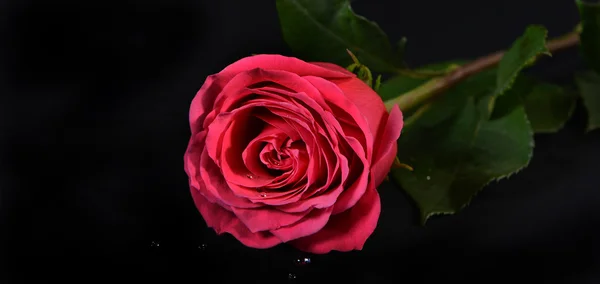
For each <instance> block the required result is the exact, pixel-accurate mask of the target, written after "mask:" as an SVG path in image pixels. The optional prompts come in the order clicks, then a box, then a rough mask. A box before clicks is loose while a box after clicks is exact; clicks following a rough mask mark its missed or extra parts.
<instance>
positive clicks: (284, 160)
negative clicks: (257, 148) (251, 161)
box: [260, 143, 293, 171]
mask: <svg viewBox="0 0 600 284" xmlns="http://www.w3.org/2000/svg"><path fill="white" fill-rule="evenodd" d="M265 144H266V145H265V146H264V148H263V150H262V151H261V153H260V161H261V162H262V163H263V165H265V166H266V167H267V168H269V169H271V170H275V171H287V170H289V169H291V168H292V166H293V160H292V159H291V158H290V153H289V150H288V149H287V147H286V144H287V143H284V144H283V145H282V146H281V147H280V148H279V147H277V146H276V145H274V144H273V143H265Z"/></svg>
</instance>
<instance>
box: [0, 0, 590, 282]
mask: <svg viewBox="0 0 600 284" xmlns="http://www.w3.org/2000/svg"><path fill="white" fill-rule="evenodd" d="M0 3H1V4H0V5H1V6H0V21H1V22H0V27H1V30H0V32H1V39H0V40H1V41H0V42H1V45H0V48H1V49H0V52H1V53H0V55H1V58H0V60H1V62H2V64H0V68H1V69H0V70H1V74H2V76H1V77H0V87H1V88H2V89H1V90H0V91H1V94H2V95H1V96H0V115H1V116H0V127H1V129H0V138H1V139H0V145H1V147H0V150H1V151H0V163H1V164H0V188H1V191H0V218H1V219H0V221H1V223H0V225H1V228H0V240H1V243H0V261H1V263H0V281H1V280H3V281H4V282H2V283H21V282H25V281H26V280H31V279H32V278H40V279H45V280H44V282H47V281H51V280H52V281H54V280H58V281H65V280H80V281H90V280H95V279H98V278H105V277H106V278H109V279H112V280H113V281H120V280H122V279H125V278H130V277H134V278H133V279H137V280H139V281H145V282H147V280H155V279H166V280H165V281H168V282H175V283H179V282H187V283H197V282H209V283H212V282H217V283H218V282H227V281H230V280H245V281H246V282H254V281H258V280H263V281H262V282H264V281H265V280H270V282H272V283H286V282H288V281H296V282H314V281H320V280H324V279H331V280H335V281H341V282H340V283H355V282H356V283H441V282H442V281H443V282H454V281H457V280H464V281H468V282H478V283H489V282H496V281H507V283H514V282H516V281H529V282H528V283H598V282H599V281H600V258H599V253H600V249H599V248H598V244H599V238H600V232H599V230H598V227H599V225H600V188H599V187H600V186H598V184H599V183H598V181H597V179H598V166H597V164H598V161H599V160H600V150H599V148H600V147H599V145H600V143H599V142H600V131H596V132H591V133H588V134H586V133H585V132H584V130H585V111H584V110H583V109H581V108H578V109H577V111H576V113H575V116H574V118H573V119H572V120H571V121H570V122H569V123H568V125H567V127H566V128H565V129H564V130H562V131H561V132H560V133H558V134H556V135H537V136H536V148H535V155H534V158H533V160H532V163H531V165H530V167H529V168H527V169H526V170H524V171H523V172H521V173H520V174H518V175H516V176H513V177H511V178H510V179H508V180H503V181H501V182H499V183H497V184H493V185H490V186H489V187H487V188H486V190H484V191H483V192H482V193H481V194H479V195H478V196H477V198H476V199H475V200H474V202H473V203H472V204H471V205H470V206H469V207H468V208H466V209H465V210H464V211H463V212H461V213H460V214H458V215H455V216H451V217H441V218H434V219H433V220H431V221H430V222H429V223H428V225H427V226H426V227H421V226H419V225H418V212H417V210H416V209H415V206H413V204H412V203H411V201H410V199H408V198H407V197H406V196H405V195H404V194H403V193H402V192H401V191H399V190H397V189H395V188H394V187H393V186H392V185H390V184H384V185H382V186H381V187H380V193H381V198H382V214H381V218H380V221H379V225H378V228H377V230H376V231H375V233H374V234H373V235H372V237H371V238H370V239H369V240H368V242H367V244H366V245H365V248H364V250H363V251H360V252H350V253H337V252H334V253H330V254H328V255H307V254H302V253H300V252H298V251H296V250H294V249H293V248H291V247H289V246H286V245H281V246H278V247H275V248H273V249H269V250H256V249H250V248H246V247H244V246H243V245H241V244H240V243H238V242H237V241H236V240H235V239H234V238H233V237H231V236H229V235H224V236H216V235H215V234H214V232H213V231H212V230H210V229H207V228H206V227H205V224H204V221H203V220H202V218H201V216H200V214H199V213H198V212H197V211H196V209H195V207H194V205H193V201H192V199H191V196H190V194H189V189H188V184H187V177H186V176H185V173H184V171H183V153H184V151H185V147H186V146H187V142H188V139H189V126H188V120H187V115H188V110H189V104H190V102H191V100H192V97H193V96H194V94H195V93H196V91H197V90H198V89H199V88H200V86H201V85H202V83H203V81H204V78H205V77H206V76H207V75H209V74H211V73H216V72H218V71H219V70H220V69H222V68H223V67H225V66H226V65H227V64H229V63H231V62H233V61H235V60H237V59H239V58H241V57H244V56H248V55H250V54H253V53H281V54H287V55H289V54H291V53H290V51H289V49H288V48H287V47H286V45H285V43H284V42H283V39H282V37H281V34H280V30H279V25H278V19H277V13H276V10H275V5H274V1H267V0H256V1H231V0H229V1H225V0H223V1H210V2H209V1H198V0H196V1H191V0H179V1H172V0H152V1H151V0H145V1H142V0H139V1H80V0H57V1H47V0H15V1H12V2H0ZM353 6H354V8H355V11H357V12H358V13H360V14H362V15H365V16H367V17H368V18H370V19H372V20H374V21H376V22H378V23H379V24H380V26H381V27H382V28H383V29H384V30H385V31H386V32H387V33H388V35H389V36H390V38H391V39H392V40H398V39H399V38H400V37H401V36H407V37H408V39H409V44H408V62H409V63H410V64H411V65H412V66H418V65H421V64H426V63H431V62H436V61H440V60H448V59H455V58H472V57H475V56H480V55H484V54H486V53H489V52H491V51H495V50H498V49H504V48H506V47H507V46H508V45H510V43H511V42H512V41H513V40H514V39H515V38H516V37H518V36H519V35H520V34H521V33H522V32H523V30H524V29H525V27H526V25H528V24H543V25H545V26H546V27H547V28H548V29H549V30H550V36H557V35H560V34H562V33H565V32H568V31H570V30H571V29H572V28H573V27H574V26H575V24H576V23H577V21H578V14H577V10H576V7H575V5H574V3H573V1H570V0H560V1H547V0H528V1H523V0H510V1H508V0H505V1H476V0H459V1H441V0H436V1H433V0H430V1H397V0H362V1H355V3H354V4H353ZM577 55H578V54H577V51H576V50H570V51H567V52H564V53H561V54H556V55H554V57H553V58H552V59H545V60H543V62H542V63H541V64H540V65H539V66H537V67H535V68H534V69H533V70H530V72H533V73H534V74H537V75H538V76H540V77H543V78H546V79H547V80H549V81H552V82H557V83H567V84H570V82H571V75H572V73H573V71H574V70H576V69H581V68H582V67H583V64H582V63H581V62H580V60H579V59H578V57H577ZM152 242H155V243H156V244H159V246H156V245H154V246H153V245H151V244H152ZM199 247H200V248H199ZM298 257H310V258H311V263H310V264H308V265H304V266H299V265H296V264H295V263H294V262H295V259H297V258H298ZM290 273H291V274H292V275H293V276H295V277H296V279H295V280H289V279H288V277H289V274H290ZM292 278H293V277H292ZM262 282H261V283H262Z"/></svg>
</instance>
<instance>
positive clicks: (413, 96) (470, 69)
mask: <svg viewBox="0 0 600 284" xmlns="http://www.w3.org/2000/svg"><path fill="white" fill-rule="evenodd" d="M579 33H580V29H579V28H576V29H575V30H574V31H572V32H570V33H568V34H565V35H563V36H560V37H557V38H555V39H552V40H550V41H548V44H547V46H548V49H549V50H550V52H556V51H559V50H562V49H566V48H569V47H571V46H575V45H577V44H578V43H579ZM502 56H504V51H497V52H494V53H491V54H489V55H486V56H483V57H480V58H478V59H476V60H474V61H472V62H470V63H467V64H465V65H463V66H460V67H458V68H456V69H454V71H452V72H450V73H448V74H447V75H444V76H439V77H434V78H432V79H430V80H429V81H427V82H425V83H424V84H423V85H421V86H419V87H417V88H415V89H413V90H410V91H408V92H406V93H404V94H401V95H400V96H398V97H395V98H393V99H390V100H388V101H386V102H385V107H386V108H387V109H388V110H390V109H391V108H392V107H393V106H394V105H398V107H399V108H400V109H401V110H402V111H409V110H412V109H413V108H415V107H417V106H419V105H421V104H423V103H425V102H427V101H429V100H430V99H432V98H433V97H435V96H436V95H438V94H440V93H442V92H444V91H445V90H447V89H448V88H450V87H452V86H454V85H456V84H457V83H459V82H462V81H463V80H465V79H467V78H469V77H470V76H472V75H475V74H477V73H479V72H481V71H484V70H486V69H488V68H491V67H494V66H496V65H497V64H498V63H499V62H500V60H501V59H502Z"/></svg>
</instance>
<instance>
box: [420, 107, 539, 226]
mask: <svg viewBox="0 0 600 284" xmlns="http://www.w3.org/2000/svg"><path fill="white" fill-rule="evenodd" d="M523 112H524V114H525V123H526V124H527V125H528V126H529V128H528V129H529V136H530V137H531V142H530V144H529V147H530V151H529V155H528V157H527V162H526V163H525V164H524V165H523V166H521V167H519V168H517V169H516V170H514V171H511V172H508V173H505V174H503V175H500V176H498V177H495V178H491V179H490V180H489V181H487V182H486V183H485V184H484V185H482V186H481V187H480V188H479V189H477V190H476V191H475V192H474V193H473V195H471V198H469V199H468V200H467V201H466V202H465V203H464V204H463V205H462V206H460V207H459V208H458V209H457V210H453V211H433V212H428V213H427V214H424V215H423V214H421V216H422V217H421V225H425V224H426V223H427V220H429V218H430V217H432V216H436V215H454V214H457V213H458V212H460V211H462V210H463V209H464V208H466V207H467V206H469V204H471V202H472V201H473V199H475V197H476V196H477V195H478V194H479V193H480V192H481V191H482V190H483V189H484V188H485V187H486V186H488V185H489V184H490V183H492V182H494V181H496V182H498V181H500V180H503V179H508V178H510V177H511V176H513V175H515V174H517V173H519V172H521V171H522V170H523V169H525V168H527V167H528V166H529V164H530V162H531V159H532V158H533V150H534V148H535V139H534V132H533V127H532V126H531V122H530V121H529V118H527V113H525V110H524V109H523ZM483 121H484V120H482V121H481V122H483ZM480 124H481V123H480ZM479 127H480V125H478V130H477V133H476V134H475V135H478V132H479ZM473 141H475V139H473Z"/></svg>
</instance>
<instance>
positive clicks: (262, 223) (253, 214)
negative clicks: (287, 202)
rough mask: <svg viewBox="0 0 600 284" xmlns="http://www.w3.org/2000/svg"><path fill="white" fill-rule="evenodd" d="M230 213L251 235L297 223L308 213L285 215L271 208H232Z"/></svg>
mask: <svg viewBox="0 0 600 284" xmlns="http://www.w3.org/2000/svg"><path fill="white" fill-rule="evenodd" d="M231 209H232V212H233V213H234V214H235V216H237V217H238V218H239V219H240V220H241V221H242V223H244V224H245V225H246V227H247V228H248V229H249V230H250V231H251V232H253V233H256V232H260V231H269V230H275V229H278V228H281V227H283V226H288V225H291V224H293V223H296V222H298V221H299V220H301V219H302V218H303V217H304V216H306V215H307V214H308V213H310V211H304V212H298V213H286V212H283V211H279V210H277V209H275V208H272V207H262V208H255V209H243V208H235V207H232V208H231Z"/></svg>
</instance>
